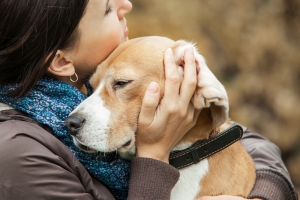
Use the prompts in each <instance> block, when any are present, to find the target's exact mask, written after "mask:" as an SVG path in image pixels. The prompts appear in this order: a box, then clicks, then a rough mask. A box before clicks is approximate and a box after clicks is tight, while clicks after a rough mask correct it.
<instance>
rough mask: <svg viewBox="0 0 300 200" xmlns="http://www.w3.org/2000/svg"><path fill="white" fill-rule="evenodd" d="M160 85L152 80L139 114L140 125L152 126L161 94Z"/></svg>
mask: <svg viewBox="0 0 300 200" xmlns="http://www.w3.org/2000/svg"><path fill="white" fill-rule="evenodd" d="M159 91H160V89H159V85H158V84H157V83H156V82H151V83H150V84H149V85H148V88H147V91H146V93H145V96H144V98H143V102H142V108H141V112H140V115H139V126H146V127H148V126H150V124H151V123H152V121H153V118H154V115H155V112H156V108H157V106H158V103H159V96H160V92H159Z"/></svg>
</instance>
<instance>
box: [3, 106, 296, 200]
mask: <svg viewBox="0 0 300 200" xmlns="http://www.w3.org/2000/svg"><path fill="white" fill-rule="evenodd" d="M46 130H48V131H46ZM50 132H51V131H50V130H49V129H47V127H41V125H40V124H38V123H37V122H36V121H34V120H32V119H30V118H28V117H26V116H25V115H23V114H22V113H21V112H18V111H16V110H12V109H4V110H3V109H2V111H1V108H0V135H1V139H0V199H1V200H17V199H24V200H29V199H30V200H38V199H53V200H63V199H78V200H79V199H84V200H88V199H91V200H92V199H114V197H113V196H112V195H111V193H110V192H109V190H108V189H107V188H106V187H105V185H103V184H102V183H100V182H99V181H97V180H95V179H94V178H93V177H91V176H90V175H89V174H88V172H87V171H86V170H85V169H84V167H83V166H82V165H81V164H80V163H79V161H78V160H77V159H76V158H75V157H74V155H73V154H72V153H71V152H70V150H69V149H68V148H67V147H66V146H65V145H63V144H62V143H61V142H60V141H59V140H58V139H57V138H56V137H54V136H53V135H52V134H51V133H50ZM242 142H243V144H244V146H245V147H246V149H247V151H248V152H250V155H251V156H252V158H253V159H254V162H255V164H256V169H257V180H256V184H255V186H254V189H253V191H252V192H251V194H250V197H251V198H254V197H260V198H264V199H272V200H275V199H278V200H285V199H286V200H294V199H297V196H296V193H295V191H294V188H293V185H292V183H291V180H290V177H289V174H288V172H287V170H286V168H285V166H284V164H283V162H282V160H281V158H280V151H279V149H278V148H277V147H276V146H275V145H274V144H272V143H270V142H269V141H268V140H266V139H265V138H263V137H262V136H260V135H258V134H256V133H252V132H249V131H247V130H246V129H245V134H244V138H243V139H242ZM131 170H132V172H131V181H130V188H129V197H128V199H169V198H170V192H171V190H172V188H173V186H174V185H175V184H176V182H177V180H178V178H179V172H178V171H177V170H176V169H175V168H173V167H172V166H170V165H168V164H165V163H163V162H160V161H157V160H153V159H147V158H134V159H133V160H132V169H131Z"/></svg>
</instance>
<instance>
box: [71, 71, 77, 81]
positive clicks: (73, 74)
mask: <svg viewBox="0 0 300 200" xmlns="http://www.w3.org/2000/svg"><path fill="white" fill-rule="evenodd" d="M74 75H75V78H76V79H75V80H73V79H72V76H70V81H72V82H73V83H75V82H77V81H78V76H77V74H76V72H74V74H73V76H74Z"/></svg>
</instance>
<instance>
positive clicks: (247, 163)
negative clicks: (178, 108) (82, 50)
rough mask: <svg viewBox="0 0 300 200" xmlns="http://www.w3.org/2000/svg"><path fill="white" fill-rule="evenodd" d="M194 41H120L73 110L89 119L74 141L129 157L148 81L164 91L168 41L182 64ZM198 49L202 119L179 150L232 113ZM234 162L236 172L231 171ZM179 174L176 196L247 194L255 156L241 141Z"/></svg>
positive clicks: (197, 105)
mask: <svg viewBox="0 0 300 200" xmlns="http://www.w3.org/2000/svg"><path fill="white" fill-rule="evenodd" d="M191 46H192V47H194V45H193V44H191V43H188V42H185V41H177V42H174V41H172V40H170V39H168V38H163V37H144V38H137V39H133V40H130V41H127V42H125V43H123V44H121V45H120V46H119V47H118V48H117V49H116V50H115V51H114V52H113V53H112V54H111V55H110V56H109V57H108V58H107V59H106V60H105V61H104V62H103V63H102V64H101V65H99V67H98V69H97V71H96V73H95V74H94V75H93V77H92V78H91V85H92V86H93V87H94V89H96V90H95V92H94V93H93V94H92V95H91V96H90V97H89V98H88V99H86V100H85V101H84V102H83V103H81V104H80V105H79V106H78V107H77V108H76V109H75V110H74V111H73V112H72V113H71V115H79V116H80V117H82V118H84V119H85V124H84V125H83V127H82V128H81V129H80V131H79V132H78V134H77V135H76V137H75V139H74V141H75V144H78V143H80V144H82V145H85V146H87V147H89V148H90V149H94V150H96V151H101V152H112V151H118V152H119V154H120V155H121V156H122V157H123V158H126V159H130V158H131V157H132V156H133V155H134V152H135V146H134V144H135V142H134V141H135V132H136V129H137V119H138V114H139V111H140V108H141V102H142V98H143V95H144V93H145V90H146V87H147V86H148V84H149V83H150V82H151V81H156V82H157V83H159V85H160V87H161V92H162V94H161V96H163V92H164V70H163V64H162V63H163V53H164V51H165V50H166V49H167V48H168V47H171V48H173V52H174V56H175V60H176V63H177V64H178V65H180V63H182V57H183V55H184V51H185V49H186V48H188V47H191ZM194 51H195V58H196V62H197V64H198V66H199V67H200V73H199V75H198V87H197V89H196V91H195V93H194V96H193V99H192V103H193V105H194V107H195V108H196V109H201V113H200V116H199V118H198V121H197V124H196V125H195V126H194V127H193V128H192V129H191V130H190V131H189V132H188V133H187V134H186V135H185V136H184V137H183V139H182V140H181V141H180V142H179V143H178V145H177V146H176V147H175V148H174V150H181V149H185V148H187V147H189V146H190V145H191V144H192V143H194V142H195V141H197V140H199V139H207V138H208V137H209V134H210V132H211V131H212V130H213V129H215V128H219V127H220V126H221V125H222V124H223V123H224V122H225V121H226V120H227V118H228V110H229V105H228V97H227V93H226V90H225V88H224V87H223V85H222V84H221V83H220V82H219V81H218V80H217V78H216V77H215V76H214V75H213V73H212V72H211V71H210V70H209V68H208V67H207V65H206V63H205V60H204V58H203V57H202V56H201V55H200V54H199V53H198V52H197V50H196V48H194ZM128 81H129V83H128ZM122 82H123V83H124V84H125V86H122V84H123V83H122ZM126 143H127V144H126ZM124 144H126V145H124ZM229 161H230V162H229ZM234 161H235V162H234ZM227 162H228V163H227ZM231 162H234V163H233V164H232V163H231ZM239 162H241V163H239ZM233 166H234V167H235V170H237V171H236V172H232V171H231V170H232V169H231V168H232V167H233ZM220 171H223V172H220ZM220 173H224V174H221V175H220ZM180 174H181V175H180V180H179V181H178V183H177V184H176V186H175V187H174V189H173V190H172V195H171V197H172V198H171V199H172V200H175V199H195V198H196V197H199V196H202V195H219V194H229V195H241V196H244V197H246V196H247V194H248V193H249V192H250V191H251V188H252V186H253V183H254V180H255V170H254V167H253V163H252V160H251V158H250V157H249V155H248V154H247V153H246V152H245V150H244V149H243V147H242V146H241V144H240V143H239V142H238V143H235V144H234V145H231V146H230V147H228V148H227V149H225V150H223V151H221V152H219V153H218V154H215V155H213V156H211V157H209V158H208V159H204V160H202V161H201V162H199V163H197V164H195V165H192V166H189V167H186V168H184V169H181V170H180ZM222 177H224V178H223V179H222ZM218 179H219V180H218ZM224 179H225V180H224ZM228 179H233V180H232V181H231V180H228ZM243 179H244V180H243Z"/></svg>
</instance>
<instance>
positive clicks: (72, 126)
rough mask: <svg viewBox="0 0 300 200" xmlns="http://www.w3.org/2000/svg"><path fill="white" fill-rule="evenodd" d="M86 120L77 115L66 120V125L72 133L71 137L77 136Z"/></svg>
mask: <svg viewBox="0 0 300 200" xmlns="http://www.w3.org/2000/svg"><path fill="white" fill-rule="evenodd" d="M84 121H85V119H84V118H81V117H79V116H77V115H71V116H69V117H68V118H67V119H66V122H65V123H66V125H67V127H68V129H69V131H70V133H71V135H73V136H76V134H77V133H78V130H79V129H80V128H81V127H82V125H83V123H84Z"/></svg>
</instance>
